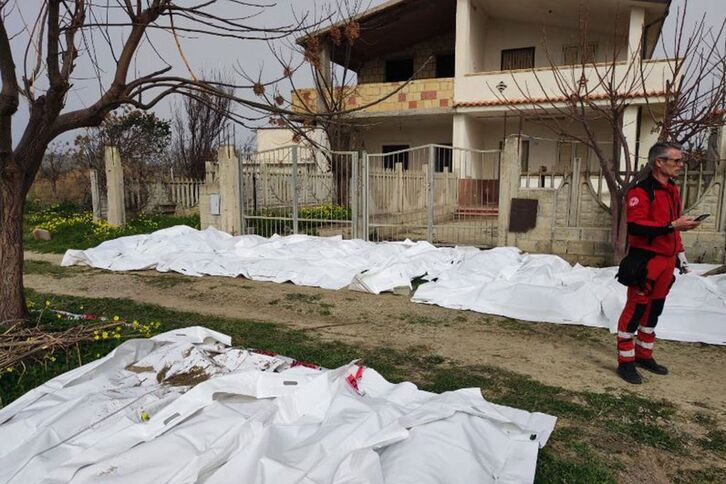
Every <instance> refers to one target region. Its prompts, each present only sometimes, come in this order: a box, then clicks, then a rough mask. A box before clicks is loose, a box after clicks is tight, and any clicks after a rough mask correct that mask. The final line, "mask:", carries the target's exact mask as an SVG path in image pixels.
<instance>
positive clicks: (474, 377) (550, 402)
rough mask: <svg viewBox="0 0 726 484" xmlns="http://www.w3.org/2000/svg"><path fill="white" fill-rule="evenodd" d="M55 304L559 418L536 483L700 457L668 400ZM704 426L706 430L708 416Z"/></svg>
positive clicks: (72, 301)
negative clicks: (644, 455)
mask: <svg viewBox="0 0 726 484" xmlns="http://www.w3.org/2000/svg"><path fill="white" fill-rule="evenodd" d="M28 296H29V298H30V299H31V300H32V301H34V303H35V304H36V305H38V304H43V303H44V301H45V299H47V298H48V297H47V296H45V295H42V294H37V293H35V292H33V291H28ZM48 299H52V306H53V307H58V308H67V309H68V310H70V311H79V308H80V307H81V306H83V307H84V308H85V311H90V312H93V313H95V314H104V315H116V314H118V315H120V316H121V317H122V318H123V319H126V320H127V321H130V320H134V319H137V320H139V321H143V322H148V321H159V322H160V323H161V326H160V327H159V329H158V331H167V330H171V329H174V328H179V327H186V326H192V325H203V326H206V327H208V328H210V329H213V330H216V331H220V332H222V333H226V334H228V335H230V336H231V337H232V343H233V344H234V345H237V346H244V347H252V348H260V349H265V350H268V351H273V352H276V353H280V354H284V355H287V356H290V357H293V358H296V359H299V360H304V361H310V362H314V363H317V364H320V365H322V366H325V367H328V368H335V367H338V366H341V365H344V364H347V363H348V362H350V361H352V360H355V359H361V360H362V362H363V364H365V365H367V366H370V367H372V368H375V369H376V370H377V371H378V372H380V373H381V374H382V375H383V376H384V377H385V378H387V379H388V380H390V381H393V382H399V381H404V380H406V381H412V382H414V383H416V384H417V385H419V387H420V388H421V389H423V390H428V391H433V392H444V391H450V390H455V389H459V388H467V387H477V388H481V390H482V392H483V394H484V396H485V397H486V398H487V400H489V401H491V402H494V403H499V404H503V405H509V406H513V407H516V408H521V409H523V410H528V411H536V412H544V413H549V414H552V415H555V416H557V417H558V419H559V421H558V427H557V429H556V431H555V432H554V433H553V435H552V437H551V439H550V442H549V443H548V445H547V447H546V448H545V449H543V450H542V451H541V453H540V457H539V461H538V467H537V476H536V482H541V483H581V482H583V483H588V482H593V483H607V482H615V481H616V480H617V478H618V472H619V471H620V469H621V468H623V466H624V464H623V463H621V462H620V461H619V455H620V454H625V453H621V450H622V449H623V448H624V447H626V448H627V449H629V450H628V452H627V453H628V454H630V455H632V454H633V453H634V452H637V450H638V449H642V448H650V449H654V450H653V451H654V452H655V451H657V452H661V453H663V455H666V456H670V457H672V458H673V459H689V461H693V456H692V457H688V455H689V454H688V452H689V450H688V449H689V448H688V447H687V446H685V445H684V442H685V441H686V440H687V439H688V438H689V436H688V435H685V434H682V433H677V432H674V431H673V428H674V426H675V425H674V424H675V421H674V416H675V415H676V413H677V409H676V408H675V406H674V405H673V404H671V403H670V402H668V401H665V400H652V399H647V398H643V397H641V396H639V395H635V394H631V393H626V392H623V391H622V390H615V391H614V392H616V393H595V392H589V391H572V390H567V389H564V388H559V387H556V386H551V385H545V384H543V383H540V382H538V381H536V380H534V379H532V378H530V377H527V376H524V375H521V374H517V373H514V372H510V371H507V370H504V369H502V368H498V367H494V366H481V365H480V366H471V365H470V366H463V365H460V364H458V363H457V362H455V361H449V360H446V359H445V358H443V357H442V356H441V355H438V354H436V353H435V352H434V351H432V349H431V348H430V347H427V346H412V347H409V348H406V349H403V350H400V349H393V348H386V347H365V346H358V345H352V344H347V343H344V342H341V341H325V340H322V339H321V338H320V337H319V336H317V335H316V334H315V333H311V332H305V331H302V330H295V329H291V328H288V327H284V326H278V325H276V324H272V323H267V322H260V321H251V320H244V319H225V318H220V317H216V316H214V317H213V316H208V315H204V314H196V313H189V312H182V311H175V310H172V309H167V308H163V307H160V306H155V305H149V304H138V303H136V302H134V301H131V300H125V299H90V298H78V297H67V296H58V297H53V298H48ZM277 303H278V304H285V305H287V304H291V305H298V306H299V305H301V304H302V305H313V306H314V305H319V304H321V298H320V297H316V296H315V295H313V296H310V295H307V294H303V293H291V294H288V295H286V296H283V297H282V298H281V299H280V300H277ZM323 304H324V303H323ZM100 343H103V345H101V346H99V345H98V343H95V344H91V345H83V346H82V347H81V348H80V357H81V358H80V360H81V362H82V363H86V362H88V361H91V360H93V359H94V358H96V357H100V356H102V355H104V354H106V353H107V352H108V351H110V349H111V348H112V347H113V346H112V345H113V344H114V343H115V342H100ZM78 353H79V352H78V351H70V352H69V353H68V354H67V355H58V358H57V361H55V362H53V363H47V362H46V363H45V364H43V365H34V366H31V367H29V368H28V370H26V372H25V373H24V374H22V375H21V374H20V373H21V372H19V371H18V372H13V374H7V373H6V374H3V375H2V376H1V377H0V392H1V395H2V398H3V401H4V402H5V403H7V402H9V401H12V400H13V399H15V398H17V397H18V396H20V395H21V394H23V393H24V392H25V391H27V390H29V389H30V388H33V387H35V386H37V385H39V384H41V383H43V382H44V381H46V380H48V379H50V378H52V377H53V376H55V375H58V374H60V373H62V372H64V371H67V370H69V369H71V368H73V367H75V366H77V365H78V363H79V362H78ZM704 415H705V414H704ZM694 419H695V417H694ZM699 420H701V421H703V420H704V417H699ZM694 440H695V439H694ZM723 443H724V434H723V432H720V431H712V432H709V434H707V436H706V438H704V439H703V440H702V441H701V442H700V450H699V451H698V452H699V456H701V455H702V454H703V453H710V454H713V455H718V454H719V452H722V451H723V445H724V444H723ZM614 449H616V450H617V451H614ZM703 472H704V474H703V475H704V476H705V477H709V476H710V474H708V472H710V471H708V470H706V471H703ZM676 477H678V476H674V478H676ZM683 482H686V481H683ZM704 482H706V481H704Z"/></svg>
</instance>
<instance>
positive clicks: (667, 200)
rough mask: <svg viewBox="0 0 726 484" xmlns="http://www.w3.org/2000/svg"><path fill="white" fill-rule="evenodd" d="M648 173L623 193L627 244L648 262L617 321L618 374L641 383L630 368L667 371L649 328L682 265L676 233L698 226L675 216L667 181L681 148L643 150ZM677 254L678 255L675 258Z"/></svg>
mask: <svg viewBox="0 0 726 484" xmlns="http://www.w3.org/2000/svg"><path fill="white" fill-rule="evenodd" d="M648 163H649V164H650V166H651V173H650V174H649V175H648V178H646V179H645V180H643V181H642V182H640V183H638V184H637V185H635V186H634V187H633V188H631V189H630V190H629V191H628V194H627V197H626V203H627V216H628V244H629V250H630V251H633V250H635V251H637V252H638V254H642V256H643V257H645V258H646V259H648V262H647V276H646V280H645V281H643V283H642V284H641V285H640V286H634V287H628V300H627V302H626V303H625V308H624V309H623V313H622V314H621V315H620V319H619V321H618V337H617V344H618V375H620V376H621V377H622V378H623V380H625V381H627V382H628V383H636V384H637V383H642V379H641V377H640V375H639V374H638V371H637V370H636V369H635V365H636V364H637V365H638V366H640V367H642V368H644V369H646V370H648V371H651V372H653V373H656V374H658V375H666V374H668V369H667V368H666V367H665V366H663V365H659V364H658V363H656V361H655V359H654V358H653V346H654V344H655V326H656V324H657V323H658V317H659V316H660V314H661V312H662V311H663V305H664V304H665V298H666V296H667V295H668V291H669V290H670V288H671V286H672V285H673V282H674V281H675V277H674V276H673V270H674V269H675V267H676V263H677V260H678V259H681V260H682V261H683V263H685V256H684V254H681V253H682V252H683V245H682V244H681V236H680V231H682V230H691V229H694V228H696V227H698V225H699V223H698V222H696V221H694V220H693V219H692V218H690V217H684V216H683V215H682V214H681V197H680V196H679V194H678V187H676V184H675V183H674V182H673V180H672V178H675V177H676V176H678V174H679V173H680V171H681V169H682V168H683V153H682V152H681V147H680V146H679V145H677V144H674V143H656V144H655V145H653V147H652V148H651V149H650V151H649V152H648ZM679 254H680V255H681V257H679Z"/></svg>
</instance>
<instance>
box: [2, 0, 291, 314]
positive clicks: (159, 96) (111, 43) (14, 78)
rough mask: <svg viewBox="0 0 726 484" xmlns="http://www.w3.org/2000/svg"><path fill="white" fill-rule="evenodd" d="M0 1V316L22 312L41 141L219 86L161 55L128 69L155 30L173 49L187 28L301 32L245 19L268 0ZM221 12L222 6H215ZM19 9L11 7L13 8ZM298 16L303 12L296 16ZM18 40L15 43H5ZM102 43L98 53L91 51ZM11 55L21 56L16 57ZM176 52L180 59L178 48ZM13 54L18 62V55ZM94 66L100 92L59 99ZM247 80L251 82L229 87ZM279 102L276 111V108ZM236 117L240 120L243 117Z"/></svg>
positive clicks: (201, 32)
mask: <svg viewBox="0 0 726 484" xmlns="http://www.w3.org/2000/svg"><path fill="white" fill-rule="evenodd" d="M31 3H32V4H30V3H29V2H25V1H20V0H0V79H1V80H2V88H1V89H0V267H2V277H0V323H5V322H8V321H13V320H21V319H25V318H27V317H28V312H27V307H26V304H25V297H24V294H23V279H22V278H23V237H22V234H23V230H22V228H23V208H24V205H25V196H26V194H27V192H28V190H29V189H30V186H31V185H32V183H33V180H34V179H35V177H36V175H37V173H38V169H39V167H40V165H41V163H42V160H43V155H44V153H45V152H46V149H47V147H48V145H49V144H50V143H51V142H52V141H53V140H54V139H56V138H57V137H58V136H59V135H61V134H63V133H66V132H68V131H71V130H74V129H78V128H86V127H92V126H98V125H99V124H100V123H101V122H102V121H103V120H104V118H105V117H106V116H107V115H108V113H110V112H112V111H113V110H115V109H117V108H118V107H120V106H124V105H130V106H133V107H135V108H137V109H142V110H147V109H151V108H153V107H154V106H156V105H157V104H158V103H159V102H160V101H161V100H163V99H165V98H166V97H168V96H170V95H172V94H184V95H186V96H191V97H196V98H198V97H199V95H200V94H201V93H208V92H212V93H215V94H220V92H221V91H220V88H221V86H220V84H219V83H216V82H214V81H206V80H203V79H198V78H196V76H194V75H193V74H192V72H191V68H190V67H189V66H188V62H187V68H188V70H189V71H190V75H189V76H187V77H184V76H179V75H172V73H171V70H172V67H173V66H172V65H170V64H169V63H168V62H167V60H166V59H163V58H161V57H160V56H159V60H160V65H162V66H164V67H162V68H160V69H158V70H156V71H154V72H149V73H146V74H141V75H134V74H133V69H132V68H131V66H132V62H133V61H134V58H135V56H137V55H138V53H139V52H140V49H141V48H142V46H143V45H146V46H148V49H147V51H148V52H149V54H150V55H154V53H155V52H158V51H157V50H155V47H156V45H157V44H158V42H159V41H158V38H159V36H160V35H166V36H169V37H170V38H172V39H174V40H175V41H176V42H177V45H178V46H179V51H180V53H182V54H183V50H182V49H181V45H182V39H183V37H185V36H189V35H192V36H196V37H200V36H207V37H216V38H227V39H236V40H239V41H241V42H245V41H250V40H255V39H258V40H261V39H264V40H265V41H268V40H270V39H271V38H280V37H283V36H286V35H290V34H292V33H294V32H296V31H298V29H299V27H298V26H297V25H293V26H285V27H275V28H264V27H256V26H254V25H252V24H251V22H252V20H254V17H255V15H257V14H258V13H260V12H261V11H263V10H264V9H265V8H267V7H269V6H271V4H265V3H257V2H254V3H253V2H247V1H244V0H231V1H229V2H226V8H225V9H222V8H219V7H220V5H221V4H222V3H223V2H222V1H221V0H199V1H191V0H188V1H187V0H137V1H136V2H133V1H131V0H119V1H117V2H90V1H87V0H44V1H38V2H31ZM19 11H22V12H23V18H28V12H30V14H31V15H32V17H30V18H32V19H33V20H32V22H31V23H30V24H29V25H23V26H22V28H21V29H20V30H19V31H18V32H9V31H8V27H7V26H8V25H10V24H9V18H10V17H11V16H12V15H14V13H15V14H17V12H19ZM222 12H225V13H222ZM16 18H17V15H16ZM303 20H304V19H303ZM17 43H23V44H24V45H25V47H24V49H23V51H24V53H25V55H24V56H18V55H17V53H18V52H19V51H20V48H17V49H13V47H12V45H15V44H17ZM101 49H103V50H104V51H103V52H98V50H101ZM16 57H23V58H22V59H17V58H16ZM181 57H182V58H183V59H185V60H186V58H185V57H184V56H183V55H182V56H181ZM102 58H109V59H113V60H114V63H113V67H112V72H111V73H110V77H109V78H110V83H109V84H108V85H104V82H103V80H104V79H102V78H101V65H100V64H99V61H98V59H102ZM18 61H19V62H18ZM79 62H83V63H84V64H85V66H86V68H87V69H86V70H87V72H97V73H98V77H99V79H98V83H99V86H100V88H101V92H100V95H99V96H98V97H97V98H95V99H86V102H87V105H86V107H82V108H79V109H67V108H66V100H67V98H68V94H69V92H70V91H71V88H72V86H73V84H74V82H77V81H78V79H77V74H76V67H77V65H78V63H79ZM236 87H238V88H240V89H246V88H249V87H251V86H236ZM21 98H22V99H23V100H24V101H25V102H26V103H27V105H28V109H29V119H28V120H27V122H26V123H25V124H24V126H21V127H20V129H21V130H22V132H23V133H22V135H21V136H20V140H19V142H18V143H17V145H16V146H15V147H13V118H14V116H15V115H16V113H17V112H18V107H19V104H20V100H21ZM235 102H236V103H238V104H239V105H243V106H246V107H248V108H250V109H253V110H258V111H264V112H270V111H271V108H270V106H269V105H266V104H264V103H261V102H257V101H252V100H249V99H244V98H241V97H240V98H235ZM275 111H276V110H275ZM236 119H237V120H238V121H244V119H241V118H240V117H237V118H236Z"/></svg>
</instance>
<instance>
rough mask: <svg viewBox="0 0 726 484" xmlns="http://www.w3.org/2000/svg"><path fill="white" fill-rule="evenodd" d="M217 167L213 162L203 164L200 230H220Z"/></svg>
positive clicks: (200, 191)
mask: <svg viewBox="0 0 726 484" xmlns="http://www.w3.org/2000/svg"><path fill="white" fill-rule="evenodd" d="M218 169H219V165H217V163H215V162H213V161H207V162H206V163H204V184H203V185H202V186H201V188H200V189H199V225H200V227H201V228H202V229H206V228H207V227H214V228H216V229H219V230H221V227H220V222H219V220H220V214H219V210H218V207H219V203H218V201H219V174H218Z"/></svg>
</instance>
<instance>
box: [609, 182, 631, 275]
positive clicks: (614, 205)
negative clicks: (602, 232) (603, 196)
mask: <svg viewBox="0 0 726 484" xmlns="http://www.w3.org/2000/svg"><path fill="white" fill-rule="evenodd" d="M610 200H611V201H610V212H611V214H612V215H611V217H610V243H611V245H612V247H613V264H616V265H617V264H619V263H620V261H621V260H622V258H623V257H625V253H626V251H627V242H628V219H627V216H626V213H625V203H624V199H623V197H622V196H620V194H615V195H614V196H613V197H612V198H611V199H610Z"/></svg>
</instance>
